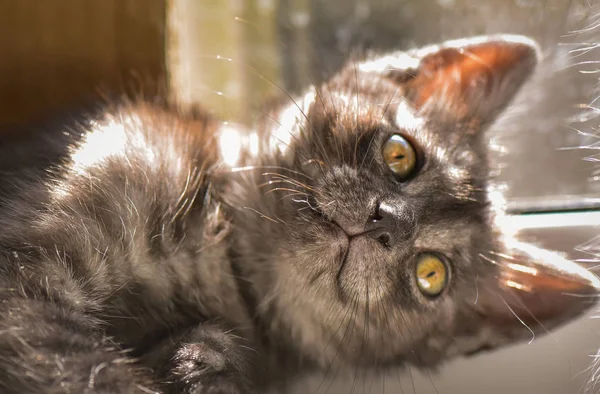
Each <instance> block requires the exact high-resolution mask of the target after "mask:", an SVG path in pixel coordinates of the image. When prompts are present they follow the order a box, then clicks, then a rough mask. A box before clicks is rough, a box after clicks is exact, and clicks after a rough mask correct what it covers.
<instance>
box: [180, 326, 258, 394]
mask: <svg viewBox="0 0 600 394" xmlns="http://www.w3.org/2000/svg"><path fill="white" fill-rule="evenodd" d="M194 334H195V335H194V336H193V337H192V338H193V339H194V340H195V341H194V342H192V343H186V344H183V345H181V347H180V348H179V349H178V350H177V352H176V354H175V357H174V362H175V365H174V368H173V374H174V375H175V376H176V377H177V380H178V382H179V385H180V386H183V387H182V388H183V390H182V391H183V392H184V393H190V394H254V393H255V391H254V390H253V389H252V384H251V381H250V379H249V378H248V376H247V371H248V367H247V365H248V363H247V360H246V359H245V357H244V354H243V352H242V351H241V350H242V348H240V347H239V346H238V343H237V341H238V339H237V338H236V337H234V336H231V335H229V334H226V333H224V332H222V331H221V330H215V329H214V327H210V326H209V327H206V326H205V327H202V328H200V329H198V330H197V332H196V333H194ZM192 338H189V339H192ZM245 372H246V373H245Z"/></svg>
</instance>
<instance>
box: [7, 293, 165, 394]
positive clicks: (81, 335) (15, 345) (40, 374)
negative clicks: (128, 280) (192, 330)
mask: <svg viewBox="0 0 600 394" xmlns="http://www.w3.org/2000/svg"><path fill="white" fill-rule="evenodd" d="M3 290H5V289H3ZM149 382H150V380H149V379H144V378H143V377H142V373H141V371H140V369H139V368H137V367H136V365H135V364H133V363H132V362H131V360H130V359H128V358H127V356H126V355H125V354H123V353H122V352H119V351H118V350H117V349H116V348H115V347H113V346H112V344H111V343H110V341H109V340H108V339H107V338H105V337H103V336H102V334H101V333H100V331H99V330H98V329H97V327H96V324H95V322H94V320H92V319H91V318H90V317H88V316H86V315H84V314H81V313H75V312H73V311H70V310H68V309H67V308H64V307H62V306H60V305H59V304H57V303H53V302H48V301H41V300H33V299H26V298H21V297H10V298H1V299H0V392H2V393H5V394H12V393H14V394H28V393H36V394H37V393H52V394H58V393H77V394H79V393H90V394H91V393H94V394H96V393H107V394H108V393H114V394H129V393H152V392H154V391H153V390H151V389H150V388H149V387H150V385H149Z"/></svg>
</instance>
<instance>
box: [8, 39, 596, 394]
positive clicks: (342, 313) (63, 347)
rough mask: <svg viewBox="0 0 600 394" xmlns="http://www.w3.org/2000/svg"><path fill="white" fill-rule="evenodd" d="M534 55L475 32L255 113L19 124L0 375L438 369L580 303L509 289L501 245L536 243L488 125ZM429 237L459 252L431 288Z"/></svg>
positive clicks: (264, 377) (233, 375)
mask: <svg viewBox="0 0 600 394" xmlns="http://www.w3.org/2000/svg"><path fill="white" fill-rule="evenodd" d="M457 48H458V49H457ZM463 48H467V53H468V54H469V56H466V55H465V52H464V51H463V50H462V49H463ZM471 51H472V53H471ZM471 55H473V56H471ZM474 58H475V59H480V60H477V61H475V63H472V62H473V60H472V59H474ZM535 58H536V52H535V47H534V45H533V44H531V43H529V42H528V41H526V42H523V41H522V40H521V39H518V40H517V39H514V38H511V39H507V40H506V41H505V40H504V38H502V39H500V38H496V39H490V38H485V39H481V38H479V39H475V40H473V41H468V42H467V41H465V42H463V43H452V44H448V46H447V47H442V48H439V47H430V48H425V49H422V50H420V51H415V52H413V53H409V54H403V53H401V54H395V55H394V56H390V57H389V59H388V58H383V60H382V59H376V60H377V61H375V60H368V61H366V62H364V63H361V64H360V65H359V66H357V65H355V64H354V65H350V66H348V67H347V68H346V69H344V70H343V71H341V72H340V73H339V74H338V75H337V76H336V77H334V78H332V79H331V80H330V81H329V82H327V83H326V84H325V85H324V86H321V87H316V88H312V89H310V90H309V91H308V92H307V93H306V94H305V95H304V96H303V97H302V98H299V99H297V100H294V101H293V103H292V104H288V105H287V106H283V107H281V108H279V109H276V110H274V111H273V112H272V113H270V114H269V116H267V117H266V118H265V119H264V121H263V122H259V123H258V124H257V125H256V127H255V128H254V129H252V130H242V129H240V128H237V127H234V126H232V125H228V124H224V123H219V122H216V121H214V120H211V119H209V118H208V117H206V116H204V115H202V114H186V113H181V112H180V111H175V110H172V109H168V108H163V107H160V106H156V105H152V104H148V103H146V104H144V103H133V104H132V103H126V104H123V105H120V106H116V107H113V108H107V109H106V110H103V111H101V115H99V116H97V117H94V118H90V119H88V120H86V121H84V122H83V123H78V124H77V125H76V126H75V127H72V128H61V129H58V130H56V132H55V134H46V135H44V136H35V135H32V137H33V138H34V139H33V140H28V141H21V143H17V142H15V141H11V142H10V143H9V142H3V143H2V146H1V148H0V149H2V152H1V153H0V157H8V158H9V159H7V160H5V162H3V167H2V170H3V174H2V185H1V186H0V193H1V197H2V199H1V204H0V229H1V231H0V289H1V291H0V299H1V301H2V302H1V303H0V316H1V317H0V391H2V392H3V393H41V392H48V393H63V392H66V393H81V392H89V393H109V392H110V393H132V392H152V391H166V392H185V393H250V392H254V391H261V390H263V389H264V388H266V387H267V386H273V385H274V384H277V383H278V382H285V381H286V380H287V379H289V377H290V376H293V374H297V373H299V372H301V371H306V370H310V369H313V368H320V369H323V370H328V369H329V368H331V367H332V366H334V367H335V368H358V367H361V368H385V367H386V366H389V365H398V364H402V363H405V362H410V363H412V364H415V365H418V366H423V367H435V366H437V365H439V364H440V363H441V362H442V361H444V360H447V359H449V358H451V357H453V356H455V355H460V354H469V353H474V352H477V351H479V350H484V349H488V348H494V347H497V346H501V345H503V344H505V343H510V342H512V341H515V340H518V339H521V338H522V337H523V335H524V334H525V336H526V335H527V334H528V333H529V332H528V331H527V330H524V328H523V325H522V323H523V324H525V323H528V324H530V325H531V326H532V327H534V328H535V324H536V323H535V322H536V321H537V322H538V323H539V321H540V320H538V319H541V320H542V321H544V323H546V326H547V327H550V326H552V325H554V323H557V324H558V323H559V322H564V321H565V320H566V319H568V318H571V317H572V316H575V315H577V314H579V313H580V312H581V310H582V309H581V308H573V309H569V308H566V309H565V308H559V309H560V310H561V312H560V313H561V315H560V319H559V320H560V321H558V320H556V319H555V317H556V316H557V315H556V313H557V312H556V311H555V310H554V309H552V308H558V307H557V306H556V305H558V306H560V305H562V304H560V303H556V302H546V303H545V302H540V299H539V294H542V295H544V294H546V293H544V291H542V290H544V289H540V291H539V293H538V292H537V291H534V292H533V293H532V294H533V298H531V299H530V298H527V297H532V296H531V295H524V296H520V295H517V293H515V291H519V289H516V290H515V288H510V286H509V287H506V284H507V283H508V282H507V281H505V280H504V279H502V278H504V277H503V272H504V271H503V270H502V268H501V266H502V264H501V262H502V261H503V260H506V259H509V260H511V261H513V260H514V261H518V262H522V263H523V264H529V263H530V262H531V261H533V260H535V256H533V254H532V253H534V254H535V253H537V251H535V250H534V252H531V250H529V249H527V248H523V249H522V250H521V251H520V252H519V253H529V254H519V253H516V252H515V253H513V252H514V251H512V250H510V249H507V248H506V246H505V245H504V244H503V242H502V234H500V230H499V229H498V228H497V227H495V225H494V223H493V214H494V212H492V210H491V208H490V201H489V197H488V195H487V176H488V165H487V143H486V140H485V138H484V135H483V130H485V128H486V127H487V125H488V124H490V123H491V122H492V121H493V119H494V118H495V116H496V115H497V114H498V112H499V111H501V110H502V109H503V108H504V106H505V105H506V103H508V101H509V100H510V99H511V98H512V96H513V95H514V93H515V92H516V91H517V90H518V88H519V86H520V85H521V84H522V83H523V81H524V80H525V79H526V77H527V76H528V75H529V73H530V72H531V71H532V69H533V65H534V64H535ZM481 59H483V60H481ZM398 61H401V62H403V64H404V65H403V66H402V67H401V66H399V64H397V62H398ZM381 64H383V65H384V67H381ZM390 70H391V71H390ZM396 132H402V133H403V135H405V136H406V138H408V139H410V140H411V141H414V142H415V146H418V147H419V154H420V155H422V156H423V157H424V158H425V159H424V160H423V164H422V168H420V169H419V173H418V175H416V176H415V177H414V179H410V180H407V181H402V182H400V181H398V179H396V178H394V177H393V176H392V175H391V174H390V173H389V171H388V169H387V167H386V165H385V163H384V162H383V161H382V157H381V153H380V152H381V149H382V146H383V144H384V142H385V141H386V138H388V137H389V135H390V134H393V133H396ZM36 138H37V140H36ZM31 141H35V142H31ZM21 144H22V145H21ZM23 147H25V148H23ZM32 152H33V153H32ZM384 205H385V206H388V207H393V212H392V213H386V215H387V214H389V215H391V216H393V219H391V220H393V225H392V224H388V225H387V226H388V227H385V228H383V227H381V228H379V227H377V228H375V230H377V231H378V232H379V233H381V232H382V231H384V233H385V235H386V237H385V238H381V237H375V236H373V235H372V234H373V232H372V231H371V230H366V229H367V227H365V226H366V225H365V223H369V221H377V220H379V219H378V215H379V213H378V212H379V211H378V210H379V209H380V207H382V206H384ZM421 251H434V252H435V253H439V254H441V255H443V256H444V258H445V259H447V261H448V265H449V266H450V267H451V276H450V280H451V281H450V285H449V286H448V288H447V289H446V290H445V291H444V293H442V295H441V296H439V297H437V298H435V299H434V298H427V297H425V296H424V295H423V294H421V293H420V292H419V290H418V289H417V287H416V283H415V280H414V273H413V267H414V261H415V258H416V257H415V256H417V255H418V253H421ZM507 253H508V256H509V257H506V256H507ZM511 256H512V257H511ZM523 256H525V257H523ZM540 256H544V258H545V257H547V255H546V254H540ZM551 258H554V257H551ZM519 259H522V260H519ZM553 275H554V274H553ZM498 278H500V279H501V280H499V279H498ZM511 278H512V279H511V280H513V279H514V280H518V279H515V278H519V277H513V276H511ZM514 280H513V282H512V283H514ZM577 283H579V282H577ZM586 283H587V282H586ZM578 289H579V290H581V288H578ZM546 290H547V289H546ZM561 291H562V290H561ZM582 291H583V290H582ZM515 300H516V301H515ZM531 300H535V304H533V303H532V302H533V301H531ZM517 301H518V302H517ZM542 301H544V300H542ZM513 302H516V303H515V304H513ZM561 302H562V301H561ZM569 302H572V299H570V300H569ZM511 305H512V308H511V307H510V306H511ZM537 305H542V307H540V309H539V310H538V309H535V308H537ZM506 306H508V307H509V308H506ZM534 306H535V308H534ZM519 308H521V309H519ZM544 308H545V309H544ZM532 310H533V312H532ZM515 311H516V312H515ZM525 311H527V312H528V313H529V316H522V317H521V318H519V319H515V313H519V314H522V313H526V312H525ZM565 311H566V312H565ZM546 320H547V321H546ZM555 320H556V322H555ZM527 328H528V329H529V327H527ZM545 328H546V327H544V329H545Z"/></svg>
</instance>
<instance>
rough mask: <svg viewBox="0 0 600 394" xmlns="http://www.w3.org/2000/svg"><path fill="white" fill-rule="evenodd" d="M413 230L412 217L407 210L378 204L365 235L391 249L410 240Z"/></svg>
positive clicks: (369, 220)
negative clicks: (401, 242)
mask: <svg viewBox="0 0 600 394" xmlns="http://www.w3.org/2000/svg"><path fill="white" fill-rule="evenodd" d="M412 228H413V223H412V217H411V216H410V215H409V214H408V212H406V210H405V209H398V208H395V207H393V206H392V205H389V204H386V203H377V204H376V207H375V211H374V212H373V214H372V215H371V216H370V217H369V219H368V220H367V223H366V224H365V229H364V234H365V235H366V236H368V237H371V238H373V239H376V240H377V241H379V243H381V244H382V245H384V246H388V247H389V246H394V245H396V244H397V243H398V242H400V241H403V240H406V239H408V238H410V235H411V232H412Z"/></svg>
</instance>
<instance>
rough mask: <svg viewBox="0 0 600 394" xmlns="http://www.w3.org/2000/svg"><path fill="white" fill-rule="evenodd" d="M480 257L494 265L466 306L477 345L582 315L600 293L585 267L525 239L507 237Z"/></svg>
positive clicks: (524, 335) (525, 335) (524, 336)
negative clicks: (478, 335)
mask: <svg viewBox="0 0 600 394" xmlns="http://www.w3.org/2000/svg"><path fill="white" fill-rule="evenodd" d="M482 257H483V259H484V260H482V262H483V263H484V264H487V263H490V264H493V265H494V266H495V269H494V270H492V271H494V274H493V275H490V276H489V277H487V278H485V279H482V281H481V282H479V284H478V287H479V289H480V292H479V293H478V294H479V297H478V300H477V302H476V303H473V304H470V305H469V307H468V308H469V309H471V311H473V312H474V314H475V316H477V318H476V319H475V320H476V321H477V323H474V325H475V326H476V327H470V328H469V331H470V333H471V335H472V333H473V331H474V330H476V331H478V332H480V333H481V339H482V340H483V342H482V343H480V344H479V345H478V346H477V347H478V348H485V349H490V348H494V347H497V346H501V345H505V344H510V343H514V342H518V341H521V340H529V341H531V340H532V339H533V338H535V336H536V335H540V334H541V335H543V334H546V333H548V332H549V330H551V329H553V328H555V327H557V326H560V325H562V324H565V323H568V322H570V321H571V320H573V319H575V318H576V317H578V316H580V315H582V314H583V313H584V312H585V311H587V310H588V309H589V308H590V307H592V306H593V305H594V304H595V302H596V300H597V297H598V296H599V294H600V280H599V279H598V278H597V277H596V276H595V275H594V274H592V273H591V272H590V271H588V270H587V269H585V268H584V267H582V266H580V265H579V264H577V263H575V262H572V261H569V260H567V259H565V258H564V257H563V256H561V255H560V254H558V253H556V252H551V251H548V250H545V249H542V248H538V247H536V246H534V245H531V244H527V243H524V242H519V241H516V240H514V239H507V240H505V248H504V251H503V252H502V253H494V254H490V255H488V256H485V257H484V256H482ZM457 334H459V336H460V333H457ZM470 342H471V343H473V341H472V338H471V340H470Z"/></svg>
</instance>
